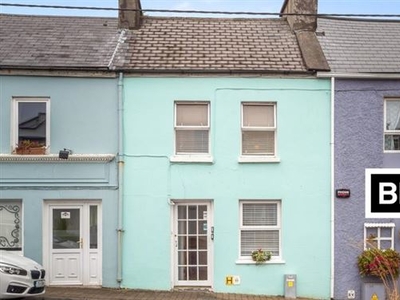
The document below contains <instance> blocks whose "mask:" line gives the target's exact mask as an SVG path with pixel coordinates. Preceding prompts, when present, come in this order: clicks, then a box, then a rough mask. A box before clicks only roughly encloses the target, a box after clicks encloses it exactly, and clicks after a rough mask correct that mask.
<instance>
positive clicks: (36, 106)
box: [18, 102, 46, 146]
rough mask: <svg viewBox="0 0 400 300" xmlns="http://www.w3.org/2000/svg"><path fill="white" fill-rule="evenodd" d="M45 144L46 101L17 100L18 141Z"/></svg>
mask: <svg viewBox="0 0 400 300" xmlns="http://www.w3.org/2000/svg"><path fill="white" fill-rule="evenodd" d="M24 140H29V141H31V142H35V143H37V144H38V145H42V146H45V145H46V103H45V102H18V142H19V143H20V142H22V141H24Z"/></svg>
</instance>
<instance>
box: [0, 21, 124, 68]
mask: <svg viewBox="0 0 400 300" xmlns="http://www.w3.org/2000/svg"><path fill="white" fill-rule="evenodd" d="M117 26H118V20H117V19H116V18H91V17H59V16H27V15H7V14H0V68H7V67H17V68H18V67H20V68H22V67H24V68H26V67H28V66H29V67H31V68H55V69H57V68H61V69H64V68H65V69H76V68H78V69H85V68H107V67H108V66H109V64H110V61H111V59H112V57H113V53H114V51H115V49H116V47H117V43H118V39H119V35H120V34H119V31H118V29H117Z"/></svg>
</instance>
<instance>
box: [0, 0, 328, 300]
mask: <svg viewBox="0 0 400 300" xmlns="http://www.w3.org/2000/svg"><path fill="white" fill-rule="evenodd" d="M119 5H120V8H121V9H124V10H121V11H120V15H119V19H118V20H117V19H113V18H75V17H70V18H63V17H32V16H31V17H28V16H25V17H23V16H11V15H0V21H1V29H0V39H1V41H2V42H1V43H0V50H1V51H0V53H1V54H0V65H1V70H0V72H1V77H0V86H1V89H0V100H1V104H0V105H1V106H0V108H1V110H0V112H1V130H0V134H1V135H0V140H1V153H2V154H1V155H0V168H1V169H0V176H1V177H0V178H1V185H0V201H1V202H0V205H1V206H0V207H1V208H2V210H0V214H1V215H2V217H3V220H7V221H6V222H5V223H6V224H7V226H6V227H2V229H1V230H3V231H2V232H1V233H0V236H2V237H3V241H5V240H6V241H7V242H2V243H1V247H3V248H8V249H9V250H16V251H21V252H23V253H24V254H25V255H28V256H30V257H32V258H34V259H36V260H38V261H39V262H42V263H43V264H44V266H45V267H46V269H48V270H49V273H48V282H49V284H54V285H56V284H57V285H85V286H86V285H102V286H109V287H116V286H118V287H125V288H140V289H153V290H170V289H174V288H176V289H179V288H206V289H211V290H213V291H217V292H228V293H251V294H267V295H287V296H291V297H294V296H302V297H310V298H318V299H328V298H330V295H331V290H330V288H331V283H332V280H333V277H332V273H331V222H332V220H331V202H330V201H331V156H330V154H331V153H330V152H331V140H330V132H331V118H330V115H331V114H330V113H331V112H330V110H331V106H330V100H331V86H330V85H331V81H330V79H329V78H317V77H316V72H317V71H329V66H328V65H327V63H326V61H325V57H324V55H323V53H322V50H321V48H320V45H319V42H318V39H317V37H316V33H315V29H316V26H317V24H316V17H315V16H311V15H308V16H295V15H291V16H289V17H286V16H283V15H282V17H280V18H272V19H269V18H238V19H236V18H191V17H149V16H144V15H143V14H142V13H141V12H140V9H141V4H140V2H139V0H121V1H119ZM316 11H317V3H316V0H307V1H304V0H302V1H300V0H288V1H285V2H284V3H283V7H282V14H283V13H299V14H304V13H306V14H315V13H316ZM10 28H12V30H10ZM3 41H4V42H3ZM25 111H29V112H31V114H30V115H28V114H27V113H26V112H25ZM32 113H33V114H32ZM28 142H29V143H28ZM20 143H21V144H24V143H25V144H27V143H28V144H29V145H31V144H35V145H36V144H39V145H40V146H41V147H42V148H43V149H44V150H43V151H44V152H43V153H42V154H33V153H32V152H30V153H28V154H23V153H22V152H21V151H22V150H19V148H20V146H19V144H20ZM30 143H31V144H30ZM21 146H22V145H21ZM31 146H32V145H31ZM22 148H23V147H22ZM25 148H27V147H25ZM28 148H29V147H28ZM30 148H33V147H30ZM69 150H72V152H71V151H69ZM30 151H33V150H30ZM3 228H6V229H3ZM253 252H255V253H256V254H257V253H261V258H259V259H258V261H255V260H257V259H255V258H253ZM264 253H265V254H266V255H265V257H263V254H264ZM265 260H266V261H265ZM316 282H317V283H318V284H316Z"/></svg>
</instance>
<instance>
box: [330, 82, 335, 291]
mask: <svg viewBox="0 0 400 300" xmlns="http://www.w3.org/2000/svg"><path fill="white" fill-rule="evenodd" d="M334 293H335V77H331V299H334V298H333V296H334Z"/></svg>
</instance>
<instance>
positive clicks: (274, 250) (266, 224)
mask: <svg viewBox="0 0 400 300" xmlns="http://www.w3.org/2000/svg"><path fill="white" fill-rule="evenodd" d="M280 236H281V213H280V202H279V201H271V200H266V201H251V200H248V201H240V257H241V258H242V259H246V258H248V259H251V253H252V252H253V251H255V250H258V249H262V250H264V251H270V252H271V254H272V258H274V257H280V253H281V249H280V247H281V246H280V244H281V243H280V239H281V238H280Z"/></svg>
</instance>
